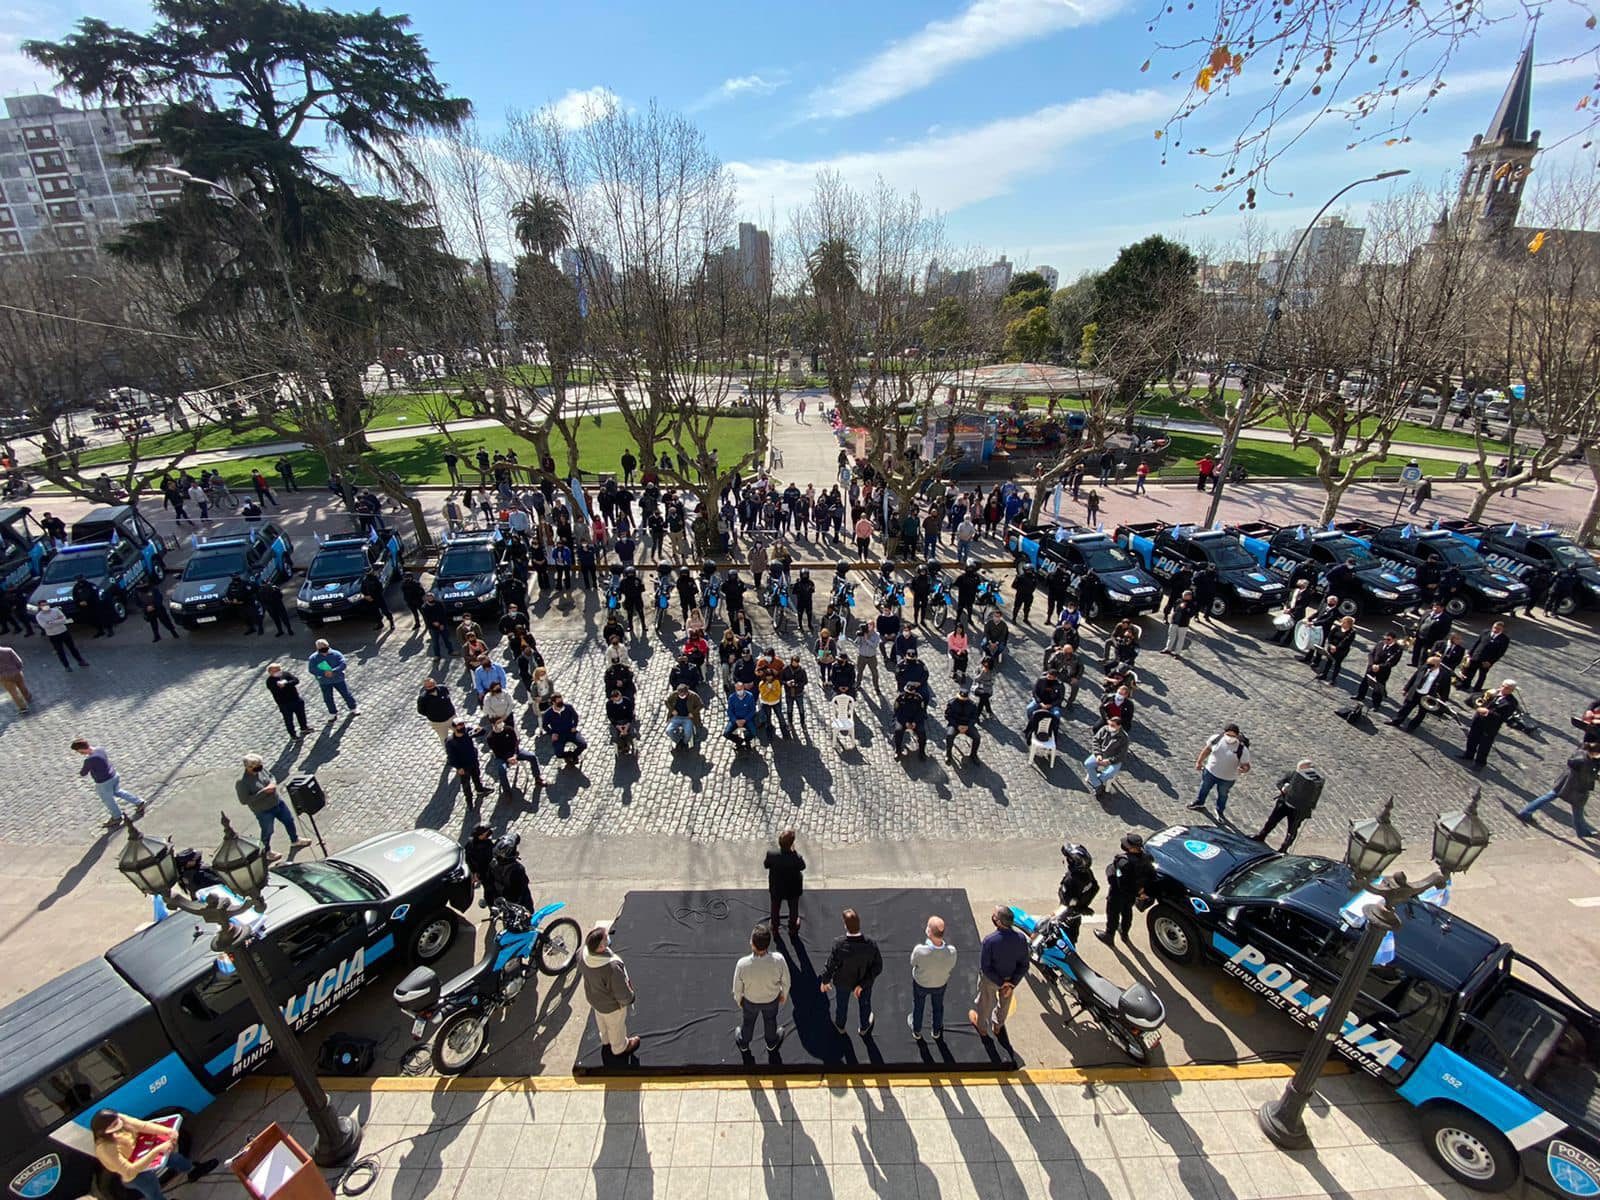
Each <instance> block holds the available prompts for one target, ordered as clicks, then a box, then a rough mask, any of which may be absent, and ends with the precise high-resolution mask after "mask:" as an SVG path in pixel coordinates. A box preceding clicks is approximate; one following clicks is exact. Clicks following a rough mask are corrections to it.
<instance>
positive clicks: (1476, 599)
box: [1338, 521, 1528, 617]
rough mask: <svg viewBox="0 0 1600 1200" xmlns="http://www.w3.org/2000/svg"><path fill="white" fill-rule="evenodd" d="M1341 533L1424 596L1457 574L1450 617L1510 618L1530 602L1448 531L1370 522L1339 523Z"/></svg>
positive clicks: (1520, 587) (1524, 591)
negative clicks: (1503, 615)
mask: <svg viewBox="0 0 1600 1200" xmlns="http://www.w3.org/2000/svg"><path fill="white" fill-rule="evenodd" d="M1338 528H1339V530H1340V531H1341V532H1344V533H1347V534H1349V535H1350V537H1352V538H1354V539H1355V540H1356V541H1358V542H1361V543H1363V544H1365V545H1366V546H1368V547H1370V548H1371V550H1372V552H1373V553H1374V554H1375V555H1377V556H1378V557H1379V558H1381V559H1382V560H1383V561H1384V562H1386V563H1388V564H1390V565H1391V566H1392V567H1393V568H1394V569H1395V572H1396V573H1397V574H1399V575H1403V576H1404V577H1405V578H1407V579H1409V580H1411V581H1413V582H1414V583H1416V584H1417V586H1418V587H1419V588H1421V590H1422V591H1423V593H1424V594H1425V595H1431V594H1432V592H1433V590H1434V588H1435V587H1436V586H1437V584H1438V583H1439V581H1440V579H1441V577H1442V576H1443V575H1444V574H1445V573H1446V572H1448V571H1453V572H1454V573H1455V574H1456V575H1458V576H1459V577H1460V586H1459V587H1458V588H1457V589H1456V590H1455V591H1454V592H1453V593H1451V594H1450V595H1448V596H1446V597H1445V602H1444V606H1445V610H1446V611H1447V612H1448V613H1449V614H1450V615H1451V616H1452V617H1460V616H1465V615H1466V614H1467V613H1469V612H1471V611H1472V610H1473V609H1481V610H1482V611H1484V612H1510V611H1511V610H1512V609H1513V608H1515V607H1516V606H1517V605H1519V604H1522V603H1525V602H1526V601H1527V599H1528V589H1527V588H1526V587H1524V586H1523V585H1522V584H1520V583H1518V582H1517V581H1516V580H1515V579H1513V578H1512V577H1511V576H1510V575H1508V574H1507V573H1506V572H1504V571H1502V570H1499V569H1498V568H1496V567H1494V566H1492V565H1491V564H1490V563H1488V562H1485V561H1484V559H1483V556H1482V555H1480V554H1479V553H1478V551H1477V550H1476V549H1474V548H1473V547H1472V546H1470V545H1468V544H1467V543H1466V542H1465V541H1463V540H1462V539H1461V538H1459V537H1457V536H1456V535H1455V534H1453V533H1451V532H1450V531H1449V530H1447V529H1419V528H1417V526H1415V525H1385V526H1382V527H1380V526H1377V525H1373V524H1370V523H1369V522H1366V521H1341V522H1340V523H1339V525H1338Z"/></svg>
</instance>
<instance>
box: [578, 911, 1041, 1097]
mask: <svg viewBox="0 0 1600 1200" xmlns="http://www.w3.org/2000/svg"><path fill="white" fill-rule="evenodd" d="M847 906H848V907H851V908H854V909H855V910H856V911H857V912H859V913H860V914H861V920H862V928H863V931H864V932H865V933H866V934H867V936H869V937H871V938H873V939H874V940H875V941H877V943H878V947H879V949H880V950H881V951H882V953H883V974H882V975H880V976H879V977H878V980H877V983H876V984H875V986H874V987H873V992H872V1007H873V1011H874V1013H875V1014H876V1020H875V1024H874V1027H873V1031H872V1034H871V1036H870V1037H867V1038H862V1037H860V1036H859V1035H857V1034H856V1032H855V1030H856V1027H857V1018H856V1012H857V1009H856V1001H855V999H854V998H853V997H852V998H851V1001H850V1010H849V1014H848V1016H847V1018H846V1028H847V1029H848V1030H849V1031H850V1032H849V1034H848V1035H841V1034H839V1033H838V1032H837V1031H836V1030H835V1029H834V1027H833V1009H832V1007H831V1006H832V1003H833V996H832V995H831V994H826V995H825V994H824V993H823V992H822V991H821V990H820V989H819V981H818V975H819V974H820V973H821V971H822V969H823V966H824V965H825V964H826V963H827V961H828V951H829V949H830V948H831V947H832V945H833V940H834V938H835V937H837V936H839V935H840V934H842V933H843V932H844V926H843V924H842V923H841V921H840V917H839V913H840V911H841V910H842V909H844V908H845V907H847ZM768 910H769V901H768V897H767V893H766V892H765V891H700V892H629V893H628V894H627V896H626V898H625V899H624V900H623V902H622V911H621V913H620V914H618V916H617V920H616V924H615V926H614V927H613V929H612V946H613V948H614V949H615V950H616V952H617V953H618V954H620V955H621V956H622V960H623V962H624V963H626V964H627V968H628V975H629V977H630V978H631V979H632V980H633V987H634V991H635V993H636V994H637V997H638V999H637V1000H636V1001H635V1003H634V1005H633V1009H632V1012H631V1013H630V1014H629V1019H628V1032H629V1033H631V1034H638V1035H639V1036H640V1037H641V1038H642V1039H643V1042H642V1044H641V1045H640V1047H639V1050H638V1052H637V1053H636V1054H635V1055H634V1056H632V1057H631V1058H630V1059H628V1060H626V1061H623V1060H619V1059H615V1058H613V1056H612V1055H611V1054H610V1053H609V1052H608V1051H605V1050H603V1049H602V1047H601V1045H600V1037H599V1033H598V1031H597V1029H596V1027H595V1023H594V1020H593V1018H592V1017H591V1018H590V1020H589V1024H588V1027H587V1028H586V1029H585V1030H584V1034H583V1040H582V1042H581V1043H580V1045H579V1047H578V1058H577V1061H576V1062H575V1063H573V1067H572V1069H573V1073H574V1074H579V1075H586V1074H613V1073H615V1074H626V1075H635V1074H666V1075H694V1074H702V1075H703V1074H734V1073H739V1072H751V1073H754V1074H761V1075H772V1074H789V1073H793V1074H802V1073H803V1074H815V1073H817V1072H818V1071H819V1070H826V1071H861V1072H864V1073H874V1072H880V1071H906V1072H919V1071H923V1072H926V1071H946V1070H968V1071H970V1070H980V1071H984V1070H1013V1069H1015V1067H1016V1066H1017V1062H1016V1059H1015V1056H1014V1055H1013V1054H1012V1052H1011V1051H1010V1050H1009V1049H1008V1048H1007V1047H1005V1046H1003V1045H999V1044H997V1043H995V1042H992V1041H985V1040H984V1039H982V1038H980V1037H978V1035H977V1033H976V1031H975V1030H974V1029H973V1028H972V1026H971V1025H970V1024H969V1023H968V1021H967V1012H968V1010H969V1009H970V1008H971V1007H972V998H973V995H974V993H975V992H976V990H977V989H976V980H977V970H978V951H979V945H980V939H979V937H978V930H977V928H976V926H975V925H974V924H973V920H972V906H971V904H970V903H969V902H968V900H967V894H966V892H965V891H962V890H961V889H959V888H922V889H918V888H864V889H860V890H850V889H841V890H826V891H814V892H807V893H806V894H805V896H804V897H803V898H802V899H801V901H800V915H801V917H802V918H803V923H802V924H801V927H800V933H799V935H798V936H797V937H791V936H790V934H789V932H788V928H787V925H784V926H782V927H780V928H779V929H778V930H777V931H776V933H777V937H776V938H775V940H774V949H776V950H777V951H778V952H779V953H781V954H782V955H783V956H784V958H785V959H787V960H788V963H789V973H790V977H791V980H792V988H791V992H790V998H789V1002H788V1003H786V1004H785V1005H784V1006H783V1008H782V1010H781V1011H780V1013H779V1017H778V1019H779V1022H780V1023H781V1027H782V1029H783V1031H784V1038H783V1042H782V1044H781V1045H780V1046H779V1048H778V1049H777V1051H775V1052H773V1053H770V1054H769V1053H768V1051H767V1049H766V1046H765V1044H764V1042H763V1039H762V1033H761V1025H760V1022H759V1021H758V1022H757V1024H756V1030H755V1035H754V1037H753V1039H752V1043H751V1049H750V1051H749V1052H747V1053H741V1052H740V1050H739V1048H738V1047H737V1046H736V1045H735V1044H734V1040H733V1033H734V1027H735V1026H736V1025H737V1024H738V1020H739V1012H738V1009H737V1008H735V1007H734V1004H733V968H734V964H736V963H737V962H738V961H739V959H740V958H742V957H743V956H744V955H746V954H748V953H749V952H750V933H751V931H752V930H753V929H754V928H755V927H756V925H757V924H758V923H765V922H766V920H767V918H768ZM934 913H937V914H938V915H939V916H941V917H943V918H944V921H945V927H946V931H947V933H946V936H947V940H949V941H950V942H952V943H953V944H954V945H955V947H956V949H957V951H958V953H959V955H960V957H959V958H958V960H957V962H956V972H955V974H954V975H953V976H952V977H951V980H950V987H949V990H948V991H947V992H946V993H945V1036H944V1041H943V1042H942V1043H940V1042H935V1041H934V1040H933V1039H932V1037H931V1036H929V1033H928V1031H929V1028H930V1024H931V1023H930V1021H929V1019H928V1017H927V1016H926V1015H925V1016H924V1018H923V1036H924V1038H925V1039H926V1040H925V1041H924V1042H922V1043H918V1042H917V1041H916V1040H914V1039H913V1038H912V1036H911V1030H910V1028H909V1027H908V1026H907V1025H906V1015H907V1014H908V1013H909V1012H910V1011H911V968H910V955H911V947H912V946H914V945H916V944H917V943H918V942H920V941H921V940H922V939H923V936H924V935H923V927H924V926H925V925H926V924H927V920H928V917H929V915H930V914H934ZM784 920H785V922H787V920H788V913H787V909H786V910H785V913H784Z"/></svg>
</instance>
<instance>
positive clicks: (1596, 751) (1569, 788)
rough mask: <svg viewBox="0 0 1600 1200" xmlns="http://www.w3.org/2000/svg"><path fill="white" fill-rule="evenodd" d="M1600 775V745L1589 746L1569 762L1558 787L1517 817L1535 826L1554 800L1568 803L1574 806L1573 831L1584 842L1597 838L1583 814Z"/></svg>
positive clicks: (1523, 810)
mask: <svg viewBox="0 0 1600 1200" xmlns="http://www.w3.org/2000/svg"><path fill="white" fill-rule="evenodd" d="M1596 774H1600V745H1597V744H1595V743H1594V742H1587V743H1585V744H1584V747H1583V749H1582V750H1581V751H1580V752H1579V753H1577V754H1574V755H1573V756H1572V757H1571V758H1569V759H1567V769H1566V770H1565V771H1563V772H1562V773H1561V778H1559V779H1557V780H1556V782H1555V786H1554V787H1552V788H1551V789H1550V790H1549V791H1548V792H1546V793H1545V794H1544V795H1542V796H1539V797H1536V798H1535V799H1534V800H1532V801H1530V802H1529V804H1528V805H1527V807H1525V808H1523V809H1522V810H1520V811H1519V812H1518V813H1517V820H1519V821H1521V822H1522V823H1523V824H1524V825H1532V824H1533V814H1534V813H1536V812H1538V811H1539V810H1540V809H1541V808H1543V807H1544V806H1545V805H1546V804H1549V803H1550V801H1552V800H1565V801H1566V802H1567V803H1568V804H1570V805H1572V828H1573V830H1574V831H1575V832H1576V833H1577V835H1578V836H1579V837H1581V838H1589V837H1593V836H1594V828H1593V827H1592V826H1591V825H1589V823H1588V822H1587V821H1585V820H1584V816H1583V810H1584V808H1585V806H1587V805H1588V803H1589V794H1590V793H1591V792H1593V791H1594V784H1595V776H1596Z"/></svg>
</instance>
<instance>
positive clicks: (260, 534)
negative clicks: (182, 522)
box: [167, 521, 293, 629]
mask: <svg viewBox="0 0 1600 1200" xmlns="http://www.w3.org/2000/svg"><path fill="white" fill-rule="evenodd" d="M279 542H281V543H282V545H281V546H279V545H278V543H279ZM190 544H191V545H192V546H193V547H194V555H193V557H191V558H190V559H189V561H188V562H187V563H185V564H184V566H183V574H182V575H181V576H179V578H178V582H177V583H176V584H174V585H173V588H172V594H171V595H170V596H169V597H168V598H167V599H168V603H169V604H170V606H171V608H172V615H173V616H174V617H175V618H177V620H178V623H179V624H181V625H182V626H183V627H184V628H185V629H196V628H198V627H199V626H201V625H211V624H215V623H216V622H217V621H220V620H221V619H222V618H223V617H236V616H239V615H240V614H242V613H243V612H244V611H245V605H246V603H247V602H253V601H254V599H255V591H256V588H257V587H259V586H260V585H261V584H262V583H273V584H278V583H282V582H283V581H284V580H285V579H287V578H288V577H289V561H288V556H289V552H290V551H291V550H292V549H293V547H292V545H291V544H290V542H289V539H288V537H287V536H286V535H285V534H284V533H283V531H282V530H280V529H279V528H278V527H277V526H276V525H274V524H272V523H271V522H269V521H248V522H244V523H242V524H239V525H236V526H233V527H232V528H230V529H228V530H226V531H224V532H220V533H215V534H212V535H211V536H209V537H203V538H202V537H196V538H191V539H190Z"/></svg>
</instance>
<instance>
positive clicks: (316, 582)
mask: <svg viewBox="0 0 1600 1200" xmlns="http://www.w3.org/2000/svg"><path fill="white" fill-rule="evenodd" d="M403 555H404V547H403V545H402V543H401V540H400V535H399V534H398V533H396V532H395V531H394V530H392V529H390V528H389V527H388V526H386V525H384V524H382V523H381V521H380V522H378V523H375V524H374V525H373V526H372V528H371V529H370V531H369V532H367V533H364V534H351V535H350V536H349V537H334V538H328V539H327V540H326V541H324V542H322V543H321V544H320V545H319V546H318V547H317V554H316V557H315V558H313V559H312V560H311V564H310V565H309V566H308V567H307V568H306V581H305V583H303V584H301V585H300V594H299V596H297V597H296V598H295V602H294V605H295V608H296V610H297V611H298V612H299V613H300V619H301V620H303V621H304V622H305V623H306V624H307V625H309V626H311V628H313V629H315V628H316V627H317V626H319V625H322V624H325V623H326V622H329V621H342V620H344V619H345V617H347V616H349V615H351V614H352V613H354V612H358V611H359V612H362V613H363V614H365V613H366V611H367V610H368V609H369V608H371V605H370V604H369V603H368V602H367V600H366V598H365V597H364V596H362V594H361V581H362V579H363V578H365V577H366V574H367V568H368V567H372V568H373V569H375V570H376V571H377V573H378V586H380V587H382V588H385V589H387V588H388V586H389V585H390V584H391V583H393V582H394V581H395V580H396V579H399V578H400V563H401V558H402V557H403Z"/></svg>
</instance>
